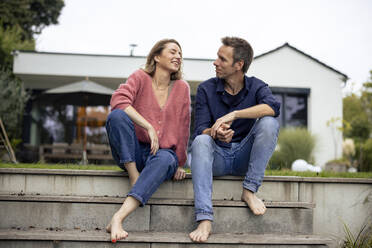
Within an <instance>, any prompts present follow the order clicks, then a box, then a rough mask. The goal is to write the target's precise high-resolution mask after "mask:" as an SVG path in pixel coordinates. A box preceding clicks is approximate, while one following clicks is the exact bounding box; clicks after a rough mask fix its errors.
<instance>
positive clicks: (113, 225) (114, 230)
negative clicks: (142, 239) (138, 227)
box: [106, 214, 128, 243]
mask: <svg viewBox="0 0 372 248" xmlns="http://www.w3.org/2000/svg"><path fill="white" fill-rule="evenodd" d="M106 232H108V233H111V241H112V242H113V243H115V242H116V241H118V240H121V239H125V238H126V237H128V233H127V232H126V231H124V229H123V227H122V222H121V221H120V218H119V217H118V216H116V214H115V215H114V216H112V219H111V222H110V224H108V225H107V227H106Z"/></svg>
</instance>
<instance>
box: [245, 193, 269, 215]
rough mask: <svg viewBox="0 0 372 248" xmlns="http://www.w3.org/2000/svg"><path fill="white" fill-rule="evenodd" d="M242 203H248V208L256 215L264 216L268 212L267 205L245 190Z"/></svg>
mask: <svg viewBox="0 0 372 248" xmlns="http://www.w3.org/2000/svg"><path fill="white" fill-rule="evenodd" d="M242 201H244V202H245V203H247V205H248V207H249V208H250V209H251V210H252V212H253V214H255V215H263V214H264V213H265V212H266V207H265V204H264V203H263V202H262V200H261V199H259V198H257V196H256V194H254V193H253V192H252V191H249V190H247V189H243V193H242Z"/></svg>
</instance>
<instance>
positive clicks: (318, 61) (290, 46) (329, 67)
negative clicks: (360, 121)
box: [254, 42, 349, 81]
mask: <svg viewBox="0 0 372 248" xmlns="http://www.w3.org/2000/svg"><path fill="white" fill-rule="evenodd" d="M284 47H288V48H291V49H293V50H295V51H296V52H299V53H301V54H302V55H304V56H306V57H308V58H309V59H311V60H313V61H315V62H317V63H319V64H321V65H322V66H324V67H326V68H328V69H330V70H331V71H334V72H336V73H338V74H340V75H342V76H343V77H344V78H345V81H347V80H348V79H349V77H348V76H347V75H346V74H344V73H342V72H340V71H338V70H336V69H335V68H333V67H331V66H329V65H327V64H325V63H323V62H321V61H320V60H318V59H316V58H314V57H313V56H310V55H309V54H307V53H305V52H303V51H301V50H299V49H297V48H295V47H294V46H292V45H290V44H289V43H288V42H286V43H284V44H283V45H281V46H280V47H277V48H275V49H273V50H270V51H268V52H265V53H263V54H260V55H257V56H255V57H254V58H255V59H257V58H260V57H264V56H266V55H269V54H271V53H274V52H276V51H278V50H280V49H282V48H284Z"/></svg>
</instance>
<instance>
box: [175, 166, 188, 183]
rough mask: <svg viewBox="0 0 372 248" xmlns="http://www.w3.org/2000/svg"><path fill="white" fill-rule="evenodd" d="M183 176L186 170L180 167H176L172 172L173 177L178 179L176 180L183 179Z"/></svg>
mask: <svg viewBox="0 0 372 248" xmlns="http://www.w3.org/2000/svg"><path fill="white" fill-rule="evenodd" d="M185 177H186V171H185V170H184V169H182V168H181V167H178V168H177V171H176V173H174V176H173V179H174V180H176V181H178V180H182V179H184V178H185Z"/></svg>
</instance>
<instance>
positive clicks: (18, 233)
mask: <svg viewBox="0 0 372 248" xmlns="http://www.w3.org/2000/svg"><path fill="white" fill-rule="evenodd" d="M0 240H50V241H101V242H111V239H110V236H109V234H108V233H106V232H105V231H103V230H62V229H57V230H48V229H34V228H27V229H21V230H16V229H0ZM331 241H332V240H331V239H328V238H323V237H321V236H317V235H272V234H261V235H260V234H246V233H224V234H222V233H220V234H212V235H211V236H210V238H209V239H208V242H206V244H281V245H296V244H301V245H304V244H306V245H323V244H324V245H325V244H327V243H329V242H331ZM118 242H125V243H132V242H135V243H139V242H141V243H186V244H187V243H193V242H191V240H190V238H189V237H188V233H170V232H130V235H129V237H128V238H127V239H125V240H121V241H118Z"/></svg>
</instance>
